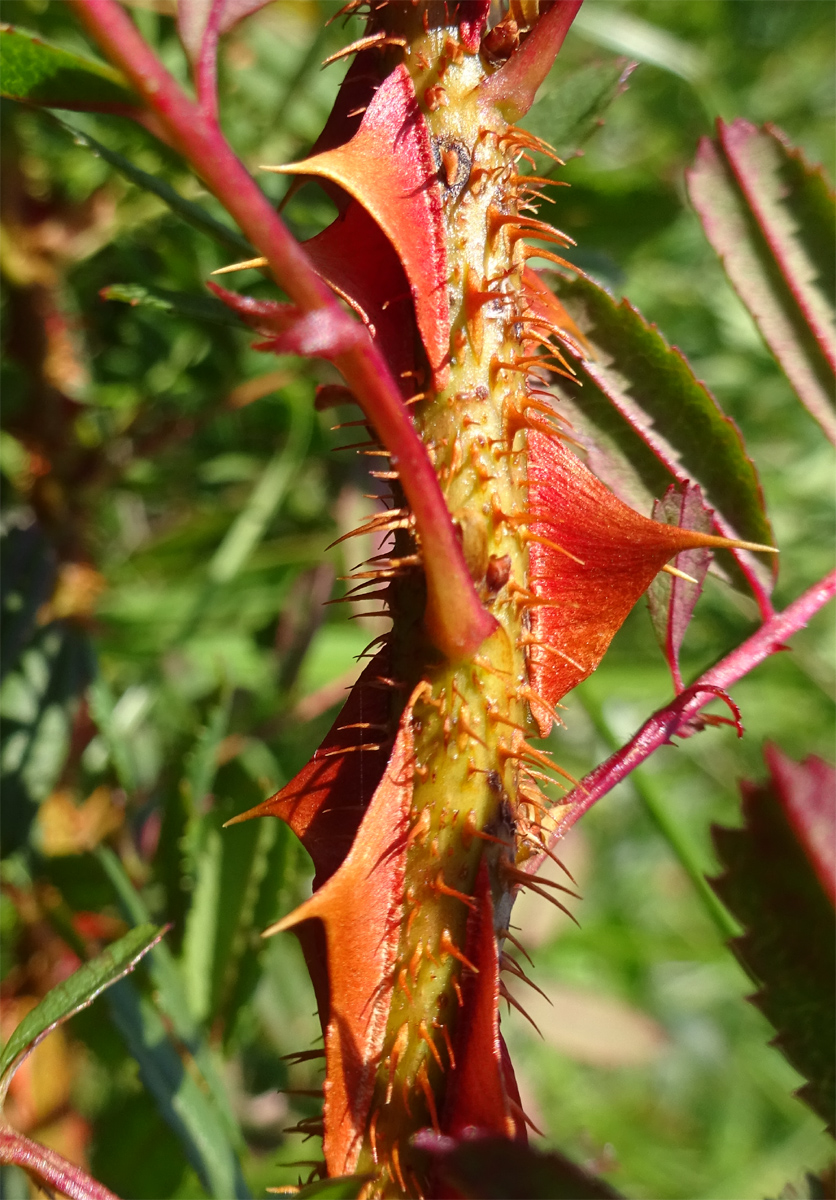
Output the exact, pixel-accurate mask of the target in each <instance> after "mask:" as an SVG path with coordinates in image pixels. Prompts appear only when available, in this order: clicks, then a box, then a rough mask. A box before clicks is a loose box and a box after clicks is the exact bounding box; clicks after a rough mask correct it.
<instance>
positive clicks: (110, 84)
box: [0, 25, 139, 112]
mask: <svg viewBox="0 0 836 1200" xmlns="http://www.w3.org/2000/svg"><path fill="white" fill-rule="evenodd" d="M0 77H1V78H2V83H0V95H3V96H5V97H6V98H7V99H9V100H25V101H26V102H27V103H28V104H42V105H45V106H46V107H48V108H68V109H75V110H77V111H79V110H80V111H90V110H93V111H105V112H124V111H125V110H126V109H132V108H136V107H137V105H138V104H139V99H138V97H137V96H136V95H135V93H134V92H132V91H131V89H130V87H129V86H128V83H127V80H126V79H125V78H124V76H123V75H122V74H120V72H119V71H116V70H114V69H113V67H109V66H106V65H105V64H104V63H98V62H95V61H94V60H93V59H89V58H82V57H81V55H78V54H72V53H70V51H69V50H62V49H61V48H60V46H52V45H50V43H49V42H45V41H43V40H42V39H41V38H38V37H35V35H34V34H31V33H27V32H25V31H24V30H23V29H17V28H15V27H14V26H12V25H4V26H2V27H0Z"/></svg>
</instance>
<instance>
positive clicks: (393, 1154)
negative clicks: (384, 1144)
mask: <svg viewBox="0 0 836 1200" xmlns="http://www.w3.org/2000/svg"><path fill="white" fill-rule="evenodd" d="M389 1154H390V1160H391V1163H392V1166H393V1168H394V1170H395V1175H396V1176H397V1179H398V1183H399V1184H400V1185H401V1191H402V1192H406V1184H405V1183H404V1177H403V1172H402V1171H401V1156H400V1152H399V1151H398V1146H397V1142H395V1143H393V1145H392V1148H391V1150H390V1152H389Z"/></svg>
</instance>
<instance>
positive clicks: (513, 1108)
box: [508, 1014, 546, 1137]
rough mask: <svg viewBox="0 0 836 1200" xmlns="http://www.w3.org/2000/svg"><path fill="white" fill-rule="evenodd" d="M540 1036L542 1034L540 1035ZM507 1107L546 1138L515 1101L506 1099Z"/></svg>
mask: <svg viewBox="0 0 836 1200" xmlns="http://www.w3.org/2000/svg"><path fill="white" fill-rule="evenodd" d="M526 1015H527V1014H526ZM536 1028H537V1026H536V1025H535V1029H536ZM537 1032H538V1033H539V1032H540V1031H539V1029H538V1030H537ZM541 1036H542V1034H541ZM508 1107H509V1108H510V1109H511V1111H512V1112H513V1113H515V1114H516V1115H517V1117H519V1119H520V1120H522V1121H524V1122H525V1124H526V1125H528V1126H529V1128H531V1129H533V1130H534V1132H535V1133H537V1134H539V1135H540V1137H545V1136H546V1135H545V1134H544V1133H543V1131H542V1129H538V1128H537V1126H536V1125H535V1124H534V1122H533V1121H532V1119H531V1117H530V1116H529V1115H528V1113H527V1112H526V1111H525V1109H524V1108H522V1106H521V1105H519V1104H517V1102H516V1100H512V1099H511V1097H510V1096H509V1097H508Z"/></svg>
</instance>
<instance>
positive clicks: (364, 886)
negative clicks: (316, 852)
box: [268, 700, 414, 1175]
mask: <svg viewBox="0 0 836 1200" xmlns="http://www.w3.org/2000/svg"><path fill="white" fill-rule="evenodd" d="M411 718H412V701H411V700H410V702H409V704H408V705H407V708H406V711H405V712H404V716H403V718H402V720H401V725H400V729H399V731H398V736H397V739H396V741H395V746H394V749H393V750H392V753H391V757H390V758H389V761H388V763H387V765H386V768H385V770H384V773H383V777H382V778H381V780H380V783H379V784H378V787H377V790H376V791H375V793H374V795H373V797H372V799H371V802H370V803H369V806H368V808H367V810H366V812H365V814H364V815H363V819H362V822H361V824H360V827H359V829H358V831H357V836H356V838H355V839H354V843H353V845H352V847H351V850H350V851H349V853H348V855H347V856H346V858H345V860H344V861H343V863H342V864H341V865H340V867H339V869H338V870H337V871H336V872H335V873H334V874H333V875H332V876H331V877H330V879H329V880H328V881H327V883H325V884H324V885H323V886H322V887H320V888H319V889H318V890H317V891H315V892H314V894H313V896H311V898H310V900H307V901H305V903H304V904H303V905H301V907H300V908H298V909H296V911H295V912H293V913H291V914H290V915H289V916H287V917H285V918H284V920H282V921H280V922H278V924H277V925H275V926H273V928H272V929H270V930H268V933H278V932H279V931H281V930H285V929H293V928H296V927H297V926H301V927H302V931H303V933H304V931H305V929H306V928H307V927H309V925H310V923H311V922H317V923H320V924H321V926H322V931H323V933H324V938H325V954H326V958H327V975H328V1004H327V1007H325V1008H322V1007H320V1020H321V1021H322V1023H323V1028H324V1031H325V1050H326V1056H327V1063H328V1075H327V1078H326V1080H325V1137H324V1142H323V1151H324V1154H325V1161H326V1163H327V1166H328V1173H329V1175H344V1174H350V1173H351V1172H352V1171H353V1170H354V1167H355V1166H356V1163H357V1157H358V1154H359V1151H360V1143H361V1141H362V1136H363V1133H364V1130H365V1128H366V1123H367V1119H368V1114H369V1109H370V1105H371V1099H372V1093H373V1090H374V1081H375V1075H376V1071H377V1064H378V1060H379V1057H380V1051H381V1047H382V1045H383V1039H384V1035H385V1032H386V1015H387V1013H388V1011H389V1005H390V1002H391V996H392V989H393V986H394V978H393V974H394V972H393V968H394V965H395V959H396V956H397V950H398V942H399V937H400V928H401V914H402V906H403V890H404V871H405V864H406V852H407V845H408V843H407V833H408V823H409V815H410V810H411V805H412V780H413V765H414V754H413V747H412V730H411ZM333 798H334V801H335V802H336V803H338V804H341V803H343V801H342V798H341V797H340V796H339V794H338V793H337V792H336V791H335V792H334V793H333ZM309 945H310V943H307V944H306V942H305V941H303V947H304V948H305V949H306V951H308V949H309ZM321 1003H322V1000H321V998H320V1004H321Z"/></svg>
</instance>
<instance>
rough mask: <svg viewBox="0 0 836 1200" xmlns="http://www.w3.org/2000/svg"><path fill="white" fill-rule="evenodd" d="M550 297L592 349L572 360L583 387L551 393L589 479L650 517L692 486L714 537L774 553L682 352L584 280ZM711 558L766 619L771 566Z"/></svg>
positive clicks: (728, 431)
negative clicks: (672, 493)
mask: <svg viewBox="0 0 836 1200" xmlns="http://www.w3.org/2000/svg"><path fill="white" fill-rule="evenodd" d="M555 290H556V292H557V294H558V296H559V297H560V299H561V300H562V301H563V303H564V304H565V306H566V309H567V311H568V312H569V315H570V316H571V317H572V319H573V320H574V321H575V323H576V325H577V326H578V328H579V329H580V330H581V332H582V333H583V335H584V337H585V338H586V340H587V342H588V343H589V346H590V353H589V356H588V357H586V358H581V357H579V356H575V355H571V354H570V355H569V357H570V359H571V361H572V366H573V368H574V370H575V371H576V373H577V376H578V381H579V383H580V384H581V386H580V387H578V386H577V385H575V384H566V383H565V382H564V381H563V380H562V379H561V380H559V381H558V385H557V391H558V393H559V395H560V397H561V402H560V411H561V412H562V413H564V414H565V415H566V417H567V418H568V419H569V421H571V423H572V426H573V429H572V435H573V437H575V438H576V439H577V440H578V441H579V442H580V443H581V445H582V447H583V449H584V450H585V451H586V459H587V462H588V465H589V467H590V468H591V470H592V471H593V472H594V473H595V474H596V475H597V476H598V477H599V479H602V480H603V481H604V483H606V484H607V485H608V486H609V487H610V488H612V490H613V491H614V492H615V493H616V495H618V496H620V497H621V499H622V500H624V501H626V502H627V503H628V504H631V505H632V506H633V507H634V508H636V509H638V510H639V511H640V512H643V513H645V514H646V515H648V516H649V515H650V512H651V510H652V506H653V501H654V500H656V499H661V497H662V496H663V495H664V494H665V492H666V491H667V489H668V487H670V485H671V484H672V483H677V484H679V485H680V486H681V485H683V484H684V483H685V482H686V481H690V482H692V483H697V484H699V486H700V488H701V489H702V493H703V497H704V499H705V502H706V503H707V504H708V505H709V506H710V507H711V508H712V509H713V510H714V514H715V516H714V526H715V529H716V531H717V532H718V533H720V534H722V535H723V536H725V537H736V538H740V539H742V540H743V541H747V542H758V543H765V544H766V545H772V544H773V537H772V530H771V528H770V525H769V521H768V520H767V517H766V513H765V511H764V505H763V496H762V494H761V489H760V483H759V481H758V476H757V472H756V470H755V467H754V465H753V463H752V462H751V460H750V459H749V458H748V457H747V455H746V451H745V450H744V447H743V441H742V439H741V436H740V433H739V431H738V429H737V426H736V425H735V424H734V422H733V421H731V420H730V419H729V418H728V417H726V416H725V415H724V414H723V412H722V411H721V409H720V407H719V405H718V404H717V401H716V400H715V399H714V397H713V396H712V395H711V393H710V392H709V391H708V389H707V388H706V386H705V385H704V384H702V383H700V382H699V380H698V379H696V377H695V376H694V373H693V371H692V370H691V367H690V366H689V364H688V362H687V361H686V359H685V358H684V357H683V355H682V354H681V353H680V351H679V350H677V349H676V348H672V347H670V346H669V345H668V344H667V342H666V341H665V339H664V338H663V337H662V335H661V333H660V332H659V330H658V329H657V328H656V326H655V325H649V324H648V323H647V322H646V321H645V320H644V318H643V317H642V315H641V314H640V313H639V312H638V311H637V310H636V309H635V308H633V306H632V305H631V304H630V303H629V301H627V300H622V301H621V302H620V303H618V302H617V301H616V300H614V299H613V297H612V296H611V295H610V294H609V292H607V291H606V290H605V289H604V288H602V287H601V286H600V285H599V284H597V283H595V282H594V281H593V280H592V279H589V278H588V277H586V276H579V277H577V278H573V279H568V278H566V277H564V276H557V286H556V289H555ZM770 557H772V556H770ZM718 559H719V560H720V561H722V563H723V566H724V567H725V568H726V569H727V570H728V571H729V573H730V574H731V577H732V579H733V581H734V582H735V583H736V584H738V585H739V586H743V587H744V588H746V589H749V590H751V591H752V592H753V593H754V595H755V597H756V599H757V600H758V602H759V604H760V606H761V608H762V609H763V610H764V611H769V607H770V601H769V596H770V593H771V591H772V586H773V582H774V573H775V569H776V565H775V563H774V562H771V563H770V564H769V565H765V564H764V563H763V562H762V561H760V560H759V559H757V558H756V557H755V556H754V555H752V554H751V553H749V552H748V551H745V550H735V551H734V552H732V553H729V552H727V551H719V552H718Z"/></svg>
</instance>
